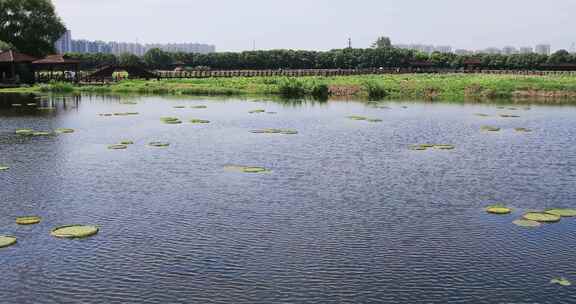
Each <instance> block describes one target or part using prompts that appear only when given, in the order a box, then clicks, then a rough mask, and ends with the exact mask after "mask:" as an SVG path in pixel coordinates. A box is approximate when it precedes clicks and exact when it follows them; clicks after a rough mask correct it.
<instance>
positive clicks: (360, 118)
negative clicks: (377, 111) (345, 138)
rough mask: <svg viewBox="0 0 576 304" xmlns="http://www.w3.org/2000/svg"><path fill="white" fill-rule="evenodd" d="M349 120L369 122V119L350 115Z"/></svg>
mask: <svg viewBox="0 0 576 304" xmlns="http://www.w3.org/2000/svg"><path fill="white" fill-rule="evenodd" d="M348 118H349V119H352V120H367V119H368V118H367V117H364V116H359V115H350V116H348Z"/></svg>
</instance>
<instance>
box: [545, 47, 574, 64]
mask: <svg viewBox="0 0 576 304" xmlns="http://www.w3.org/2000/svg"><path fill="white" fill-rule="evenodd" d="M571 59H572V58H571V56H570V53H568V51H566V50H559V51H557V52H555V53H554V54H552V55H550V57H548V63H549V64H559V63H569V62H570V61H571Z"/></svg>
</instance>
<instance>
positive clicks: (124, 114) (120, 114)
mask: <svg viewBox="0 0 576 304" xmlns="http://www.w3.org/2000/svg"><path fill="white" fill-rule="evenodd" d="M139 114H140V113H138V112H120V113H100V114H98V116H105V117H110V116H131V115H139Z"/></svg>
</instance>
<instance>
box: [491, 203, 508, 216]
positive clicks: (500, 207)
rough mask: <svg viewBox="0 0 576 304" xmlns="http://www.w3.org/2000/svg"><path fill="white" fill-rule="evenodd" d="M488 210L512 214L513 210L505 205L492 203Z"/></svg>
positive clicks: (495, 212) (494, 212) (493, 212)
mask: <svg viewBox="0 0 576 304" xmlns="http://www.w3.org/2000/svg"><path fill="white" fill-rule="evenodd" d="M486 212H488V213H492V214H510V213H511V212H512V209H510V208H508V207H506V206H504V205H492V206H488V207H486Z"/></svg>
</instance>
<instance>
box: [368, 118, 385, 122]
mask: <svg viewBox="0 0 576 304" xmlns="http://www.w3.org/2000/svg"><path fill="white" fill-rule="evenodd" d="M366 121H368V122H382V121H383V120H382V119H380V118H368V119H366Z"/></svg>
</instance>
